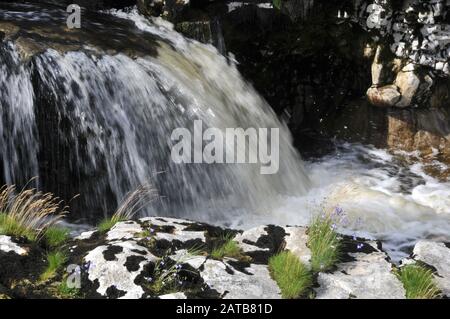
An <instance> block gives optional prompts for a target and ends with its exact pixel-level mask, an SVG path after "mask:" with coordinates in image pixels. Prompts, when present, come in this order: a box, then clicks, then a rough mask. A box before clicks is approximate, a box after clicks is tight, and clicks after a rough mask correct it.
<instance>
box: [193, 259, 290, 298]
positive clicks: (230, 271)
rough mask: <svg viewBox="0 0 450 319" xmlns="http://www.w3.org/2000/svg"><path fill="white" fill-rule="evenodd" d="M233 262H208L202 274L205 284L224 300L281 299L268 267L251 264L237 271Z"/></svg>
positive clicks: (228, 260) (230, 260) (227, 260)
mask: <svg viewBox="0 0 450 319" xmlns="http://www.w3.org/2000/svg"><path fill="white" fill-rule="evenodd" d="M232 261H233V260H232V259H226V260H225V261H224V262H222V261H217V260H207V261H206V263H205V264H204V265H203V270H202V271H201V273H200V274H201V277H202V279H203V280H204V281H205V283H206V284H207V285H208V286H209V287H210V288H211V289H214V290H216V291H218V292H219V294H221V296H222V297H223V298H224V299H236V298H238V299H279V298H281V292H280V289H279V288H278V286H277V284H276V282H275V281H273V280H272V278H271V277H270V274H269V270H268V268H267V266H265V265H255V264H251V265H250V266H249V267H245V268H244V269H236V268H235V267H233V266H232V265H231V262H232Z"/></svg>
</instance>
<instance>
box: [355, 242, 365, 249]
mask: <svg viewBox="0 0 450 319" xmlns="http://www.w3.org/2000/svg"><path fill="white" fill-rule="evenodd" d="M363 247H364V244H362V243H360V244H358V245H356V249H358V250H360V249H362V248H363Z"/></svg>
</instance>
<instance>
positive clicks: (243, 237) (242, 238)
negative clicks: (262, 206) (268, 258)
mask: <svg viewBox="0 0 450 319" xmlns="http://www.w3.org/2000/svg"><path fill="white" fill-rule="evenodd" d="M267 235H268V233H267V231H266V227H265V226H258V227H255V228H252V229H249V230H246V231H244V232H243V233H242V234H238V235H237V236H236V237H235V238H234V240H235V241H237V242H238V244H239V247H241V249H242V250H243V251H244V252H246V253H249V252H255V251H261V252H268V251H269V248H264V247H259V246H257V244H256V243H257V242H258V240H259V239H260V238H261V237H262V236H267Z"/></svg>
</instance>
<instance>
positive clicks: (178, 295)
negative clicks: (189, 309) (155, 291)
mask: <svg viewBox="0 0 450 319" xmlns="http://www.w3.org/2000/svg"><path fill="white" fill-rule="evenodd" d="M158 298H159V299H187V297H186V295H185V294H184V293H182V292H175V293H173V294H167V295H162V296H159V297H158Z"/></svg>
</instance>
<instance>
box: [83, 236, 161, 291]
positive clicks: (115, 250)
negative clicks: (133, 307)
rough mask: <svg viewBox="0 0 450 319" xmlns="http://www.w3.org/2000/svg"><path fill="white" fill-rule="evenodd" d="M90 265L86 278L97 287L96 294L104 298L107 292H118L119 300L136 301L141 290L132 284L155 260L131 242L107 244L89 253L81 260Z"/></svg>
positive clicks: (144, 249)
mask: <svg viewBox="0 0 450 319" xmlns="http://www.w3.org/2000/svg"><path fill="white" fill-rule="evenodd" d="M84 259H85V261H86V262H87V263H90V267H89V269H88V278H89V280H90V281H92V282H94V283H96V282H97V283H98V284H99V287H98V288H97V292H98V293H99V294H100V295H102V296H106V297H108V290H114V291H118V292H119V296H120V298H123V299H138V298H141V297H142V296H143V295H144V290H143V289H142V287H140V286H139V285H136V284H135V280H136V277H138V276H139V274H141V273H142V271H143V270H144V267H145V266H146V265H147V264H149V263H151V262H153V263H155V262H156V261H157V260H158V258H157V257H155V256H154V255H152V254H151V253H150V252H149V251H148V249H147V248H145V247H143V246H140V245H138V244H137V243H136V242H134V241H126V242H111V243H109V244H108V245H104V246H99V247H97V248H95V249H94V250H92V251H90V252H89V253H88V254H87V255H86V257H85V258H84Z"/></svg>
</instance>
